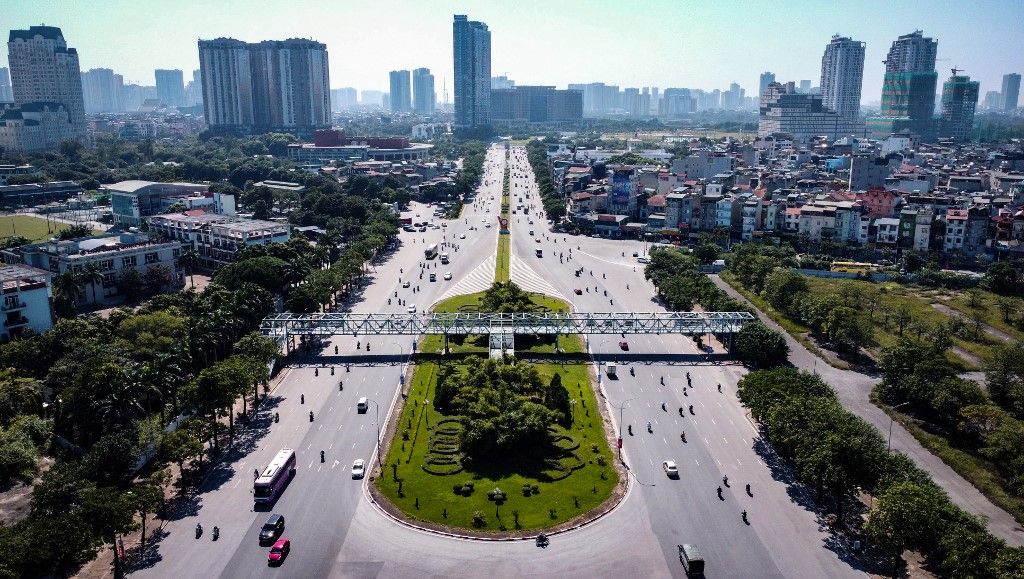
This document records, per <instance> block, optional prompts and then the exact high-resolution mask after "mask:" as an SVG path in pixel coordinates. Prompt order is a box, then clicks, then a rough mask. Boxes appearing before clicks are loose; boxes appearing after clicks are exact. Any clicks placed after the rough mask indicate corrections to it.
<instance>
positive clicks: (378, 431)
mask: <svg viewBox="0 0 1024 579" xmlns="http://www.w3.org/2000/svg"><path fill="white" fill-rule="evenodd" d="M367 401H368V402H373V408H374V413H375V416H376V423H377V466H379V467H380V468H381V469H383V468H384V464H383V463H381V461H380V404H377V401H376V400H373V399H368V400H367ZM370 470H371V471H372V470H373V469H372V468H371V469H370Z"/></svg>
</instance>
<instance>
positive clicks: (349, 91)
mask: <svg viewBox="0 0 1024 579" xmlns="http://www.w3.org/2000/svg"><path fill="white" fill-rule="evenodd" d="M357 104H359V94H358V92H357V91H356V89H354V88H352V87H350V86H348V87H343V88H334V89H331V110H332V111H343V110H346V109H351V108H353V107H355V106H356V105H357Z"/></svg>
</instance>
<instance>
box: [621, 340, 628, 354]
mask: <svg viewBox="0 0 1024 579" xmlns="http://www.w3.org/2000/svg"><path fill="white" fill-rule="evenodd" d="M619 347H620V348H622V349H623V350H625V351H627V352H628V351H629V342H627V341H626V340H622V341H621V342H619Z"/></svg>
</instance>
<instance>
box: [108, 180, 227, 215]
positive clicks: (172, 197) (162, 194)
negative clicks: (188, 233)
mask: <svg viewBox="0 0 1024 579" xmlns="http://www.w3.org/2000/svg"><path fill="white" fill-rule="evenodd" d="M103 190H104V191H106V192H109V193H110V208H111V211H112V212H113V214H114V223H117V224H119V225H125V226H137V225H140V224H141V223H142V220H143V218H145V217H149V216H151V215H157V214H159V213H162V212H163V211H165V210H166V209H167V208H168V207H170V206H171V205H173V204H175V203H178V202H180V203H182V204H184V205H185V206H186V207H189V205H192V206H205V205H210V204H214V203H216V202H218V201H221V200H222V199H223V200H227V198H230V202H229V205H230V207H229V209H230V210H231V211H233V210H234V196H232V195H223V196H222V195H220V194H213V195H211V196H209V197H207V196H206V193H207V191H208V190H209V186H207V185H204V184H201V183H155V182H153V181H121V182H118V183H113V184H111V185H106V186H104V187H103ZM190 200H191V202H190Z"/></svg>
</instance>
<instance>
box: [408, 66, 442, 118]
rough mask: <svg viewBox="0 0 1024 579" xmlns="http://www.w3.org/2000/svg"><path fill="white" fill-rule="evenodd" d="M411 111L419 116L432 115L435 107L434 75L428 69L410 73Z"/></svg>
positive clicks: (418, 69) (419, 69)
mask: <svg viewBox="0 0 1024 579" xmlns="http://www.w3.org/2000/svg"><path fill="white" fill-rule="evenodd" d="M412 101H413V102H412V110H413V111H414V112H415V113H416V114H420V115H432V114H434V109H435V108H436V106H437V94H436V93H435V92H434V75H432V74H430V69H429V68H417V69H416V70H414V71H412Z"/></svg>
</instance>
